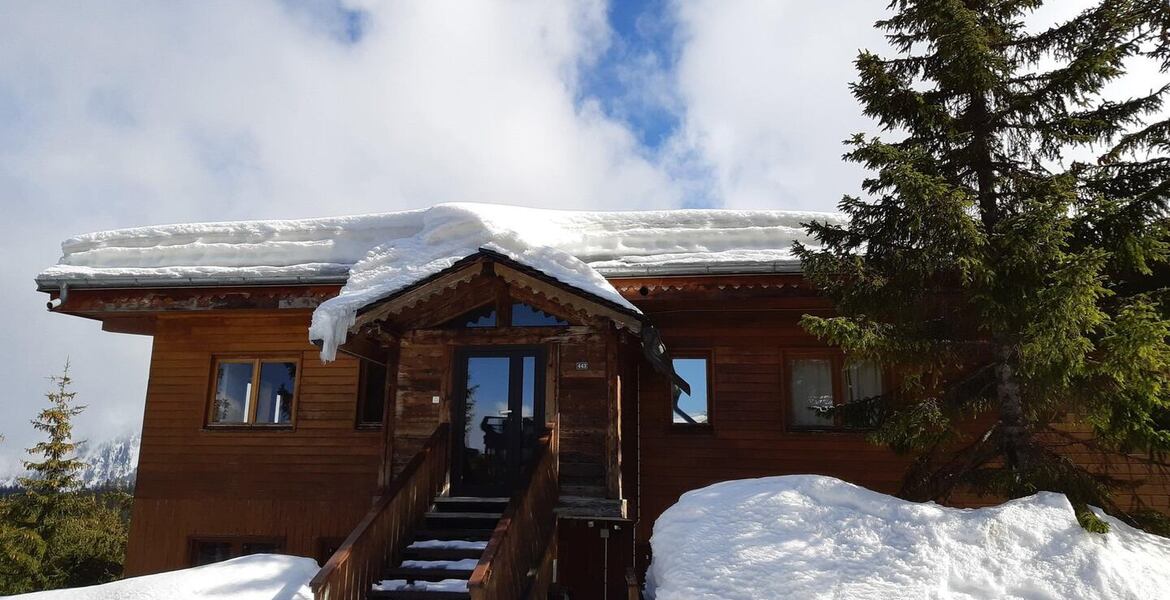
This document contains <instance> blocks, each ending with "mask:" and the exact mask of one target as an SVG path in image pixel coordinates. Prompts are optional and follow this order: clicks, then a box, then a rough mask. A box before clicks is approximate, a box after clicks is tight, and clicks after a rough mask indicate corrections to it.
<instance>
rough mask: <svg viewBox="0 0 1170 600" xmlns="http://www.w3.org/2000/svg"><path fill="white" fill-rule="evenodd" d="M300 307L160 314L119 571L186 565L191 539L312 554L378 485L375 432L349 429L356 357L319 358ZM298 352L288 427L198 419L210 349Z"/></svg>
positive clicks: (341, 529) (341, 530) (206, 394)
mask: <svg viewBox="0 0 1170 600" xmlns="http://www.w3.org/2000/svg"><path fill="white" fill-rule="evenodd" d="M308 323H309V312H308V311H306V310H284V311H275V310H273V311H234V312H228V311H225V312H216V313H214V314H212V313H204V314H168V315H160V316H158V317H157V324H156V327H155V337H154V347H153V353H152V356H151V364H150V379H149V382H148V384H147V392H146V395H147V398H146V409H145V415H144V418H143V433H142V452H141V455H140V459H139V465H138V481H137V486H136V489H135V500H134V512H133V518H132V521H131V532H130V542H129V548H128V550H127V560H126V574H127V575H139V574H144V573H152V572H157V571H162V570H169V569H175V568H181V567H185V566H187V565H188V557H189V547H190V545H189V540H190V539H191V538H192V537H218V536H265V537H272V538H277V539H283V540H284V543H283V548H282V549H283V551H284V552H286V553H290V554H297V555H302V556H310V557H314V558H317V555H318V552H319V542H320V540H322V539H332V538H340V537H345V535H347V534H348V533H349V531H350V529H352V528H353V526H354V524H356V523H357V521H358V520H359V519H360V518H361V516H362V515H363V514H364V513H365V511H366V510H367V509H368V508H369V506H370V502H371V499H372V498H373V496H374V495H375V494H376V493H377V483H378V481H377V479H378V467H379V465H380V462H381V449H382V432H381V431H378V430H358V429H356V428H355V426H354V425H355V419H356V414H355V411H356V410H357V401H356V398H357V387H358V363H357V361H356V360H354V359H352V358H348V357H344V356H342V357H339V359H338V360H337V361H336V362H333V363H330V364H328V365H325V364H322V363H321V360H320V358H319V356H318V353H317V348H316V347H314V346H312V345H311V344H309V343H308V340H307V336H306V330H307V327H308ZM253 354H255V355H276V354H279V355H281V356H288V355H293V356H299V357H300V368H301V373H300V380H299V389H297V390H296V400H295V402H296V407H295V410H296V415H295V417H294V421H293V425H292V426H291V427H289V428H282V429H248V428H232V429H211V428H208V427H206V426H205V418H206V410H207V405H208V401H209V398H210V394H211V389H210V388H211V385H212V378H213V377H212V371H211V369H212V364H213V361H214V357H215V356H219V355H240V356H244V355H253Z"/></svg>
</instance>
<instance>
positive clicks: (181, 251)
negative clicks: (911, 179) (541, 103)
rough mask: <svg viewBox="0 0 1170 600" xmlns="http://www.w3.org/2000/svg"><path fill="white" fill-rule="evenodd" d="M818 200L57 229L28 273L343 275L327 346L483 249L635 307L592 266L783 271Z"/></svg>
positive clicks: (87, 276)
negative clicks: (395, 298) (382, 305)
mask: <svg viewBox="0 0 1170 600" xmlns="http://www.w3.org/2000/svg"><path fill="white" fill-rule="evenodd" d="M839 218H840V217H839V216H837V215H834V214H830V213H807V212H787V211H760V210H755V211H737V210H673V211H638V212H633V211H631V212H586V211H558V210H544V209H533V208H520V207H515V206H503V205H489V204H440V205H437V206H434V207H431V208H428V209H422V210H412V211H404V212H396V213H385V214H376V215H361V216H353V217H330V218H322V219H304V220H296V221H246V222H233V223H195V224H185V225H163V226H155V227H139V228H134V229H123V230H117V231H106V232H99V233H90V234H86V235H82V236H78V237H75V238H72V239H69V240H66V241H65V242H64V243H63V244H62V250H63V252H64V255H63V256H62V258H61V260H60V262H59V264H57V265H56V266H54V267H51V268H49V269H47V270H45V271H44V272H42V273H41V274H40V275H39V276H38V280H40V281H61V282H70V281H72V282H77V283H86V284H99V285H100V284H101V283H102V282H103V281H104V282H106V283H107V284H114V283H118V284H126V285H134V284H135V283H136V282H137V283H142V282H146V281H149V280H155V279H161V280H165V281H182V280H198V281H200V282H205V281H208V280H219V281H226V282H233V283H234V282H240V283H246V282H247V281H257V280H275V279H282V280H288V279H301V280H312V279H315V278H321V277H326V278H334V279H340V278H343V277H344V278H345V280H346V284H345V287H344V288H343V289H342V292H341V295H340V296H338V297H337V298H332V299H330V300H329V301H327V302H326V303H324V304H323V305H322V306H321V307H319V308H318V309H317V311H316V312H315V313H314V315H313V323H312V326H311V329H310V338H311V339H315V340H322V341H323V342H324V347H323V349H322V357H323V358H325V359H332V358H333V357H334V356H335V353H336V349H337V346H338V345H339V344H341V343H343V342H344V341H345V335H346V331H347V330H348V328H349V326H350V325H352V324H353V320H354V315H355V314H356V312H357V311H358V310H359V309H360V308H362V307H364V306H366V305H368V304H369V303H371V302H374V301H376V300H378V299H380V298H383V297H385V296H387V295H389V294H391V293H393V292H395V291H397V290H400V289H402V288H404V287H406V286H409V285H410V284H412V283H416V282H418V281H419V280H421V279H424V278H426V277H427V276H430V275H433V274H435V273H437V272H439V271H442V270H443V269H445V268H447V267H449V266H451V265H452V264H454V263H455V262H456V261H458V260H459V259H462V258H464V257H466V256H469V255H471V254H474V253H475V252H476V251H478V250H479V249H480V248H487V249H490V250H494V251H496V252H499V253H502V254H505V255H507V256H509V257H510V258H512V259H514V260H516V261H519V262H521V263H523V264H526V265H528V266H530V267H534V268H536V269H538V270H540V271H542V272H544V273H545V274H546V275H549V276H551V277H553V278H555V279H557V280H559V281H561V282H562V283H565V284H567V285H570V286H572V287H575V288H577V289H579V290H582V291H584V292H587V293H589V294H593V295H595V296H598V297H600V298H604V299H606V300H609V301H611V302H614V303H616V304H619V305H622V306H625V307H627V308H629V309H631V310H636V309H634V308H633V306H632V305H630V304H629V303H628V302H627V301H626V300H625V299H624V298H622V297H621V295H620V294H618V293H617V291H616V290H614V289H613V287H612V286H611V285H610V284H609V283H608V282H607V281H606V279H605V277H604V276H603V274H608V275H623V274H637V273H645V272H649V271H650V270H651V269H669V270H670V272H672V273H698V272H735V271H744V270H748V271H752V270H761V269H762V270H791V269H794V268H795V267H796V264H797V263H796V260H795V257H794V256H793V254H792V242H794V241H797V240H803V241H808V239H807V236H806V235H805V233H804V229H803V227H802V225H801V224H802V223H804V222H807V221H811V220H814V219H815V220H830V221H836V220H838V219H839Z"/></svg>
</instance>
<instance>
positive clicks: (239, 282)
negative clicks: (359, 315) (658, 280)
mask: <svg viewBox="0 0 1170 600" xmlns="http://www.w3.org/2000/svg"><path fill="white" fill-rule="evenodd" d="M596 270H597V272H598V273H600V274H601V275H603V276H605V277H606V278H621V279H635V278H638V277H660V276H663V275H692V276H701V275H753V274H761V273H800V272H801V268H800V262H799V261H776V262H768V263H726V264H710V265H694V264H688V265H657V266H655V265H631V266H626V267H599V268H596ZM347 279H348V276H347V275H272V276H261V277H242V276H240V277H232V276H220V277H173V276H159V277H150V276H133V277H126V276H121V277H117V276H116V277H37V278H36V279H35V281H36V284H37V291H38V292H57V291H60V289H61V286H62V285H68V286H69V287H71V288H73V289H83V288H88V289H166V288H182V287H246V286H280V285H344V284H345V282H346V280H347Z"/></svg>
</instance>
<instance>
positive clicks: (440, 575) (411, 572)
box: [383, 567, 472, 581]
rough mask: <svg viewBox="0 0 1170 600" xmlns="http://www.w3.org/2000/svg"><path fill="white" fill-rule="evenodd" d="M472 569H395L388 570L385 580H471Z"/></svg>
mask: <svg viewBox="0 0 1170 600" xmlns="http://www.w3.org/2000/svg"><path fill="white" fill-rule="evenodd" d="M471 571H472V569H419V568H415V567H407V568H403V567H393V568H390V569H386V572H385V574H384V575H383V578H385V579H406V580H407V581H442V580H444V579H469V578H470V577H471Z"/></svg>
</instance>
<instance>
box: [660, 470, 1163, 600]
mask: <svg viewBox="0 0 1170 600" xmlns="http://www.w3.org/2000/svg"><path fill="white" fill-rule="evenodd" d="M1104 518H1105V520H1106V521H1108V522H1109V524H1110V525H1111V526H1112V531H1110V532H1109V533H1107V534H1094V533H1089V532H1087V531H1085V530H1084V529H1082V528H1081V527H1080V526H1079V525H1078V524H1077V522H1076V519H1075V517H1074V516H1073V512H1072V507H1071V505H1070V504H1069V502H1068V500H1067V499H1066V498H1065V497H1064V496H1063V495H1061V494H1053V493H1041V494H1037V495H1035V496H1031V497H1028V498H1022V499H1019V500H1014V501H1011V502H1007V503H1005V504H1002V505H999V506H996V507H991V508H981V509H974V510H972V509H955V508H946V507H942V506H938V505H936V504H932V503H927V504H918V503H913V502H906V501H904V500H899V499H897V498H893V497H891V496H887V495H884V494H879V493H877V492H873V491H869V490H866V489H864V488H860V487H858V486H855V485H852V484H849V483H845V482H843V481H840V480H837V479H833V478H831V477H821V476H816V475H791V476H784V477H768V478H763V479H749V480H742V481H728V482H723V483H718V484H715V485H712V486H709V487H706V488H703V489H701V490H695V491H692V492H688V493H686V494H684V495H683V496H682V498H680V499H679V501H678V503H677V504H675V505H674V506H672V507H671V508H669V509H668V510H667V511H666V512H664V513H663V514H662V516H660V517H659V518H658V520H657V522H655V524H654V534H653V537H652V538H651V545H652V546H653V555H654V559H653V562H652V564H651V566H650V571H649V574H648V575H647V579H648V580H647V592H648V594H649V597H650V598H654V599H656V600H682V599H688V600H690V599H700V598H709V599H716V598H718V599H721V600H732V599H740V598H742V599H745V600H746V599H758V598H801V599H829V598H832V599H846V598H847V599H851V600H869V599H954V600H993V599H994V600H1079V599H1085V600H1089V599H1093V600H1123V599H1124V600H1138V599H1142V600H1144V599H1151V600H1153V599H1157V598H1170V539H1166V538H1162V537H1158V536H1155V535H1151V534H1148V533H1145V532H1142V531H1138V530H1135V529H1133V528H1132V527H1129V526H1128V525H1125V524H1124V523H1121V522H1119V521H1117V520H1116V519H1113V518H1111V517H1108V516H1105V517H1104Z"/></svg>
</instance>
